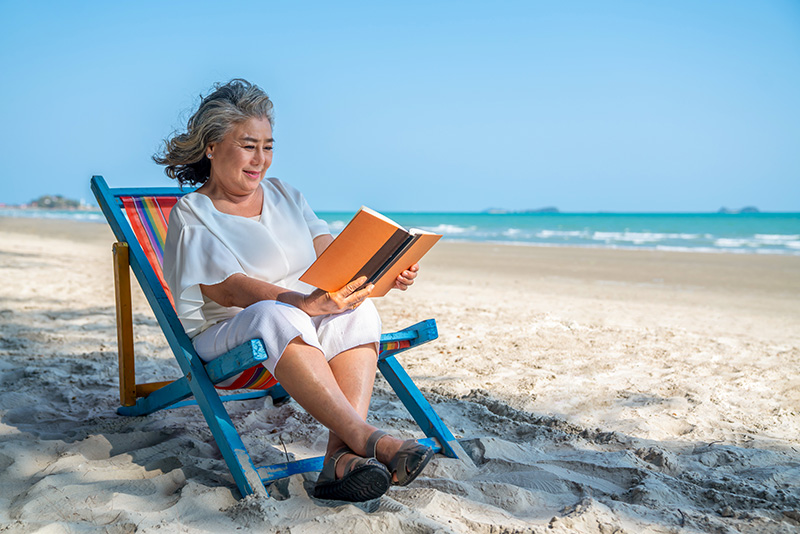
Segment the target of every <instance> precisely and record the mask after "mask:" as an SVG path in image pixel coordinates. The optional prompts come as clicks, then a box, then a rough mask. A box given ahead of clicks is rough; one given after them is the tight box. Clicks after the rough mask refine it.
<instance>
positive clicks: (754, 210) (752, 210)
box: [717, 206, 761, 215]
mask: <svg viewBox="0 0 800 534" xmlns="http://www.w3.org/2000/svg"><path fill="white" fill-rule="evenodd" d="M717 213H725V214H727V215H739V214H740V213H761V212H760V211H759V209H758V208H756V207H754V206H745V207H744V208H742V209H738V210H732V209H728V208H725V207H722V208H720V209H719V210H718V211H717Z"/></svg>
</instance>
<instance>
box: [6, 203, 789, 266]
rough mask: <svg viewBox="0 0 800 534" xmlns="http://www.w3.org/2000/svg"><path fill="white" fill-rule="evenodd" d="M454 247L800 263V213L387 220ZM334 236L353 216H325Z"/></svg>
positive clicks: (36, 213)
mask: <svg viewBox="0 0 800 534" xmlns="http://www.w3.org/2000/svg"><path fill="white" fill-rule="evenodd" d="M385 215H386V216H388V217H390V218H392V219H393V220H395V221H397V222H398V223H399V224H401V225H403V226H405V227H407V228H412V227H414V228H422V229H424V230H430V231H433V232H437V233H441V234H444V238H445V239H447V240H450V241H479V242H494V243H506V244H515V245H533V246H576V247H599V248H628V249H655V250H673V251H694V252H728V253H739V254H784V255H794V256H800V213H743V214H721V213H658V214H653V213H503V214H492V213H385ZM319 216H320V217H322V218H323V219H325V220H326V221H328V223H329V224H330V226H331V230H332V231H333V233H334V234H336V233H338V232H339V231H341V229H342V228H344V225H345V224H347V221H349V220H350V218H351V217H352V216H353V213H344V212H319ZM0 217H39V218H42V217H44V218H64V219H73V220H82V221H87V222H96V223H105V220H104V218H103V215H102V213H100V212H99V211H96V212H95V211H58V210H19V209H8V208H0Z"/></svg>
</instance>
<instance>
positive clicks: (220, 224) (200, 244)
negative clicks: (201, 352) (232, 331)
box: [163, 178, 330, 337]
mask: <svg viewBox="0 0 800 534" xmlns="http://www.w3.org/2000/svg"><path fill="white" fill-rule="evenodd" d="M261 187H262V189H263V190H264V204H263V207H262V210H261V218H260V220H253V219H249V218H247V217H239V216H237V215H229V214H227V213H222V212H220V211H217V209H216V208H215V207H214V203H213V202H211V199H210V198H208V197H207V196H205V195H203V194H202V193H189V194H187V195H185V196H184V197H183V198H181V199H180V200H179V201H178V203H177V204H175V207H173V208H172V213H171V214H170V216H169V226H168V230H167V239H166V242H165V245H164V266H163V268H164V278H165V279H166V282H167V285H169V288H170V291H171V292H172V297H173V299H174V301H175V308H176V311H177V313H178V318H179V319H180V320H181V324H183V327H184V328H185V329H186V333H187V334H188V335H189V337H194V336H196V335H197V334H199V333H200V332H202V331H203V330H205V329H206V328H208V327H209V326H211V325H213V324H216V323H218V322H220V321H224V320H225V319H228V318H230V317H233V316H234V315H236V314H237V313H238V312H239V311H241V308H238V307H229V308H226V307H224V306H220V305H219V304H217V303H216V302H214V301H212V300H209V299H206V298H204V297H203V294H202V293H201V291H200V284H204V285H214V284H218V283H220V282H223V281H225V280H226V279H227V278H228V277H230V276H231V275H233V274H236V273H243V274H246V275H247V276H251V277H253V278H258V279H259V280H264V281H265V282H270V283H272V284H275V285H278V286H281V287H284V288H286V289H291V290H294V291H302V292H308V291H310V290H311V289H313V288H312V287H311V286H309V285H308V284H305V283H303V282H300V281H299V278H300V276H301V275H302V274H303V273H304V272H305V270H306V269H308V267H309V266H310V265H311V264H312V263H313V262H314V260H315V259H316V253H315V252H314V241H313V240H314V238H315V237H317V236H320V235H323V234H327V233H330V231H329V230H328V224H327V223H326V222H325V221H323V220H321V219H319V218H318V217H317V216H316V214H315V213H314V212H313V211H312V210H311V207H310V206H309V205H308V202H306V200H305V198H304V197H303V195H302V194H301V193H300V192H299V191H297V190H296V189H294V188H293V187H291V186H290V185H288V184H286V183H284V182H282V181H280V180H278V179H277V178H268V179H266V180H264V181H263V182H261Z"/></svg>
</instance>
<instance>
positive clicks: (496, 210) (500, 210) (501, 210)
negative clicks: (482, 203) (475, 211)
mask: <svg viewBox="0 0 800 534" xmlns="http://www.w3.org/2000/svg"><path fill="white" fill-rule="evenodd" d="M482 213H488V214H490V215H508V214H515V213H521V214H528V213H559V211H558V208H555V207H553V206H548V207H546V208H537V209H531V210H507V209H504V208H489V209H485V210H483V212H482Z"/></svg>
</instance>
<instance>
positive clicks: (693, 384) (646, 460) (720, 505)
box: [0, 218, 800, 534]
mask: <svg viewBox="0 0 800 534" xmlns="http://www.w3.org/2000/svg"><path fill="white" fill-rule="evenodd" d="M112 241H113V238H112V236H111V233H110V231H109V230H108V229H107V228H105V227H104V226H103V225H99V224H94V223H76V222H64V221H44V220H27V219H8V218H5V219H3V218H0V276H2V280H3V282H2V284H1V285H0V480H2V484H0V532H20V533H29V532H31V533H32V532H40V533H67V532H69V533H83V532H109V533H122V532H126V533H127V532H147V533H150V532H189V533H195V532H198V533H199V532H295V533H298V532H302V533H307V532H311V533H314V532H320V533H321V532H348V533H353V532H372V531H385V532H413V533H424V532H479V533H501V532H504V533H505V532H542V533H544V532H557V533H566V532H578V533H590V532H591V533H594V532H598V533H604V534H611V533H615V532H617V533H639V532H659V533H661V532H663V533H677V532H680V533H684V532H687V533H688V532H753V533H755V532H759V533H760V532H767V533H778V532H798V531H800V438H798V436H800V374H799V373H800V257H779V256H761V255H735V254H699V253H698V254H695V253H665V252H655V251H622V250H601V249H576V248H540V247H525V246H502V245H491V244H466V243H446V242H445V243H441V244H439V245H437V247H436V248H435V249H434V250H433V251H432V252H431V253H430V255H429V257H427V258H426V261H425V262H424V263H423V265H422V272H421V277H420V280H419V282H418V284H417V285H415V287H413V288H412V289H411V290H410V291H408V292H407V293H405V294H399V293H397V294H390V295H389V296H387V297H385V298H383V299H379V300H377V301H376V304H377V305H378V307H379V309H380V311H381V314H382V317H383V320H384V330H386V331H390V330H395V329H398V328H401V327H404V326H406V325H409V324H412V323H415V322H417V321H419V320H423V319H427V318H431V317H433V318H436V320H437V322H438V325H439V331H440V337H439V339H438V340H436V341H435V342H432V343H430V344H428V345H426V346H424V347H421V348H419V349H417V350H415V351H411V352H408V353H406V354H404V355H402V356H401V357H400V360H401V361H402V363H403V365H404V366H405V367H406V369H407V371H408V372H409V374H410V375H411V376H412V377H413V378H414V380H415V381H416V383H417V384H418V385H419V386H420V388H421V389H422V390H423V392H424V393H425V394H426V396H427V397H428V398H429V399H430V400H431V401H432V403H433V404H434V406H435V408H436V410H437V411H438V412H439V413H440V415H441V416H442V418H443V419H444V420H445V421H446V422H447V423H448V425H449V426H450V428H451V430H452V431H453V432H454V433H455V434H456V435H457V436H458V437H459V438H463V443H464V446H465V447H466V448H467V449H468V450H469V451H470V453H471V455H472V457H473V459H474V461H475V463H474V464H470V463H467V462H459V461H457V460H452V459H448V458H444V457H437V458H436V459H435V460H434V461H432V463H431V465H430V466H429V467H428V468H427V470H426V471H425V472H424V474H423V475H422V476H421V477H420V478H419V479H418V480H417V481H415V482H414V483H413V484H412V485H411V486H409V487H407V488H393V489H392V490H390V491H389V493H387V494H386V495H385V496H384V497H382V498H381V500H380V501H379V502H377V503H371V504H369V505H359V506H355V505H339V506H332V505H326V504H324V503H319V502H317V501H314V500H313V499H311V498H310V497H309V495H308V490H309V488H310V485H311V484H312V483H313V479H314V476H313V475H310V476H306V477H302V476H295V477H292V478H291V479H288V480H287V481H285V482H283V483H280V484H276V485H274V486H272V487H271V488H270V490H271V491H272V493H273V494H274V495H275V498H272V499H266V498H262V499H258V498H248V499H241V498H240V496H239V495H238V492H237V490H236V488H235V486H234V484H233V483H232V480H231V477H230V475H229V473H228V471H227V468H226V466H225V464H224V462H223V461H222V460H221V458H220V454H219V452H218V450H217V449H216V446H215V445H214V443H213V440H212V438H211V435H210V432H209V431H208V430H207V428H206V426H205V424H204V422H203V419H202V417H201V416H200V414H199V411H198V410H197V409H196V408H191V407H187V408H180V409H176V410H172V411H163V412H160V413H157V414H153V415H151V416H148V417H133V418H125V417H121V416H118V415H116V413H115V411H114V410H115V408H116V406H117V403H118V390H117V380H118V378H117V366H116V333H115V326H114V324H115V316H114V313H115V312H114V302H113V278H112V273H111V266H110V263H111V243H112ZM134 322H135V333H136V337H137V341H136V350H137V354H138V356H137V365H138V368H137V372H138V375H139V379H140V380H142V381H151V380H158V379H164V378H171V377H174V376H176V373H177V372H176V370H175V369H176V365H175V364H174V363H173V361H172V356H171V354H170V353H169V352H168V350H167V348H166V343H165V341H164V339H163V337H162V336H161V334H160V331H159V329H158V326H157V324H156V322H155V320H154V318H153V316H152V313H151V312H150V311H149V309H148V307H147V305H146V303H145V301H144V298H143V297H142V296H141V294H140V293H138V292H137V293H135V295H134ZM230 410H231V415H232V418H233V420H234V422H235V423H236V425H237V428H238V429H239V431H240V433H241V434H242V436H243V439H244V441H245V443H246V444H247V446H248V447H249V449H250V452H251V454H252V455H253V456H254V460H255V461H256V463H259V464H263V463H268V462H271V461H280V460H281V459H282V458H283V457H284V452H283V451H284V449H283V447H284V446H285V447H286V451H287V452H288V453H289V454H291V455H294V456H295V457H298V458H300V457H305V456H310V455H315V454H319V453H320V452H321V451H322V448H323V446H324V432H323V430H322V428H321V427H320V426H319V425H318V424H317V423H315V422H314V421H313V420H312V419H311V418H310V417H309V416H308V415H307V414H306V413H305V412H304V411H303V410H302V409H301V408H300V407H299V406H298V405H297V404H296V403H294V402H290V403H288V404H285V405H282V406H277V407H274V406H272V404H271V401H269V400H255V401H248V402H245V403H240V404H239V405H237V406H235V407H232V408H230ZM370 421H371V422H372V423H373V424H375V425H378V426H381V427H383V428H385V429H389V430H392V431H394V432H395V433H397V434H400V435H403V436H407V437H420V436H421V433H420V432H419V430H418V429H417V428H416V427H415V425H414V423H413V422H412V421H411V419H410V418H409V416H408V414H407V413H406V412H405V410H404V409H403V407H402V405H401V404H399V402H398V401H397V400H396V398H395V397H394V396H393V393H392V392H391V389H390V388H389V387H388V386H387V384H386V383H385V382H384V381H383V380H381V379H379V380H378V382H377V386H376V391H375V395H374V399H373V402H372V406H371V415H370Z"/></svg>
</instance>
